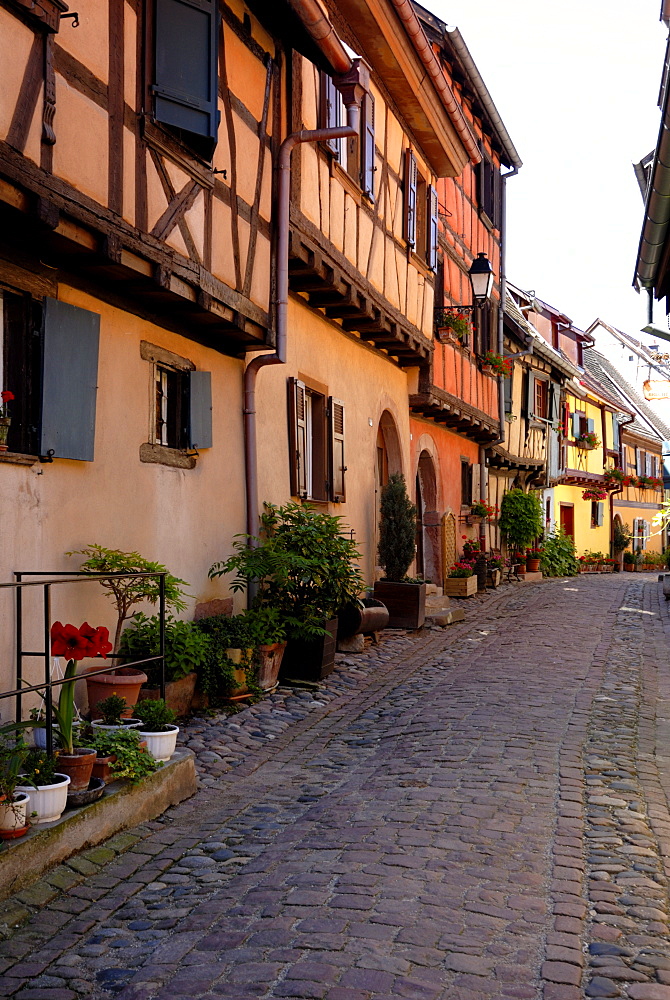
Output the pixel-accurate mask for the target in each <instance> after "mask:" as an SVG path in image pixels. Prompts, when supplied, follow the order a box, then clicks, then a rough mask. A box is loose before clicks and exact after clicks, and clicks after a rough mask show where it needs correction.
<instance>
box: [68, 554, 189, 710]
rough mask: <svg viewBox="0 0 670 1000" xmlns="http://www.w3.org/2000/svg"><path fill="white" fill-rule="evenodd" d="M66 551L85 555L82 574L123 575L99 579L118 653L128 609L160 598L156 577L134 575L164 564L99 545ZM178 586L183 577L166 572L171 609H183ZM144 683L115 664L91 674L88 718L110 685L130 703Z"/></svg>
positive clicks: (139, 673) (141, 673)
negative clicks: (112, 619) (111, 606)
mask: <svg viewBox="0 0 670 1000" xmlns="http://www.w3.org/2000/svg"><path fill="white" fill-rule="evenodd" d="M66 554H67V555H68V556H73V555H82V556H85V557H86V559H85V560H84V562H83V563H82V564H81V566H80V570H81V572H82V573H92V574H102V573H120V574H123V575H121V576H115V577H110V578H109V579H107V580H100V586H101V587H102V588H103V590H105V591H106V592H107V593H108V595H109V597H110V598H111V599H112V601H113V603H114V606H115V608H116V615H117V618H116V628H115V632H114V643H113V649H112V652H113V654H114V656H115V657H116V655H117V654H118V652H119V643H120V641H121V631H122V629H123V624H124V622H125V621H127V619H128V618H129V617H130V614H131V609H132V608H134V607H135V605H136V604H141V603H142V602H143V601H148V602H149V603H150V604H156V603H157V602H158V599H159V597H160V584H159V580H158V578H157V577H155V576H140V577H138V576H137V574H138V573H164V572H166V570H165V566H163V565H162V563H158V562H151V561H150V560H148V559H145V558H144V557H143V556H141V555H140V554H139V552H122V551H121V550H120V549H106V548H104V547H103V546H102V545H88V546H87V547H86V548H85V549H77V550H74V551H72V552H68V553H66ZM182 585H184V586H186V583H185V581H184V580H180V579H179V578H178V577H176V576H171V574H169V573H167V574H166V576H165V606H166V608H168V609H170V610H175V611H185V610H186V603H185V601H184V600H183V598H184V597H185V596H186V595H185V593H184V591H183V590H182ZM146 682H147V676H146V674H145V673H144V671H142V670H138V669H137V668H136V667H118V668H117V669H116V670H110V672H109V673H108V674H98V675H97V676H95V677H91V678H87V680H86V687H87V689H88V706H89V710H90V711H91V716H92V718H97V715H96V705H97V703H98V702H99V701H102V700H103V698H106V697H107V695H108V694H110V693H112V692H111V691H110V687H111V689H112V690H118V689H119V688H121V687H122V688H123V693H124V697H125V699H126V701H127V703H128V705H131V706H132V705H134V704H135V702H136V701H137V698H138V695H139V692H140V688H141V687H142V685H143V684H146Z"/></svg>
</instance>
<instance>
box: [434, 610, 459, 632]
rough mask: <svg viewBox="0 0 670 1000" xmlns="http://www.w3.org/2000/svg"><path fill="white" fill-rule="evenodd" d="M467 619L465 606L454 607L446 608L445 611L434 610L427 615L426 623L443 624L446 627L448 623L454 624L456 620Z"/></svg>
mask: <svg viewBox="0 0 670 1000" xmlns="http://www.w3.org/2000/svg"><path fill="white" fill-rule="evenodd" d="M462 621H465V611H464V610H463V608H453V609H448V608H447V609H445V610H444V611H441V612H440V611H434V612H433V613H432V614H430V615H426V623H427V624H429V625H441V626H442V627H443V628H446V626H447V625H454V624H455V623H456V622H462Z"/></svg>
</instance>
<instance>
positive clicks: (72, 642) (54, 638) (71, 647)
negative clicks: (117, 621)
mask: <svg viewBox="0 0 670 1000" xmlns="http://www.w3.org/2000/svg"><path fill="white" fill-rule="evenodd" d="M108 640H109V630H108V629H106V628H103V627H102V626H100V627H98V628H92V627H91V626H90V625H89V624H88V622H84V623H83V625H82V626H81V627H80V628H77V627H76V626H75V625H63V624H62V623H61V622H54V623H53V625H52V626H51V655H52V656H67V658H68V659H69V660H83V659H84V657H85V656H103V657H105V658H106V656H107V653H109V652H110V650H111V648H112V645H111V643H110V642H109V641H108Z"/></svg>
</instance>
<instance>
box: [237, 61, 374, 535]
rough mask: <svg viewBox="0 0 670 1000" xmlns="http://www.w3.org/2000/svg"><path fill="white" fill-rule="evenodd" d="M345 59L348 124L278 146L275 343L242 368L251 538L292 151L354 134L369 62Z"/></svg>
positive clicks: (280, 358)
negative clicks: (260, 405)
mask: <svg viewBox="0 0 670 1000" xmlns="http://www.w3.org/2000/svg"><path fill="white" fill-rule="evenodd" d="M359 62H360V61H359V60H356V65H355V64H354V63H352V62H351V61H349V67H348V70H349V72H348V74H346V75H345V74H343V75H341V76H339V77H337V78H335V80H334V83H335V85H336V86H337V88H338V89H339V90H340V91H341V92H342V95H343V97H344V100H345V106H346V109H347V125H341V126H339V127H337V128H320V129H303V131H301V132H292V133H291V134H290V135H288V136H287V137H286V138H285V139H284V141H283V142H282V144H281V146H280V147H279V155H278V157H277V169H278V171H279V183H278V191H277V216H276V218H277V302H276V319H275V326H276V348H275V351H274V352H273V353H272V354H261V355H258V356H257V357H255V358H253V359H252V360H251V361H250V362H249V364H248V365H247V367H246V369H245V372H244V464H245V479H246V494H247V496H246V502H247V511H246V515H247V517H246V521H247V534H248V535H250V536H251V537H252V540H251V544H252V545H253V544H254V543H253V538H254V537H255V536H256V535H257V533H258V507H257V505H258V449H257V427H256V380H257V378H258V373H259V371H260V370H261V368H265V367H266V366H267V365H283V364H286V339H287V326H288V252H289V213H290V204H291V154H292V152H293V150H294V149H295V147H296V146H297V145H299V144H300V143H303V142H323V141H325V140H327V139H346V138H348V137H349V136H354V135H358V132H359V120H360V102H361V98H362V95H363V87H362V86H361V84H360V83H359V70H361V69H363V68H365V70H366V71H367V67H365V64H364V63H363V64H362V66H359V65H358V64H359Z"/></svg>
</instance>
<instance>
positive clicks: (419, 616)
mask: <svg viewBox="0 0 670 1000" xmlns="http://www.w3.org/2000/svg"><path fill="white" fill-rule="evenodd" d="M378 552H379V564H380V566H381V567H382V569H383V570H384V573H385V575H384V577H383V578H382V579H381V580H377V582H376V583H375V588H374V597H375V598H376V599H377V600H378V601H381V602H382V603H383V604H385V605H386V607H387V608H388V611H389V627H390V628H409V629H415V628H420V627H421V626H422V625H423V623H424V621H425V619H426V584H425V583H424V582H423V581H416V580H410V579H409V577H408V576H407V570H408V569H409V567H410V565H411V563H412V560H413V559H414V555H415V552H416V507H415V506H414V504H413V503H412V502H411V501H410V499H409V497H408V495H407V486H406V485H405V477H404V476H402V475H401V474H400V473H398V472H394V473H393V474H392V475H391V476H389V480H388V482H387V483H386V485H385V486H384V488H383V489H382V495H381V505H380V521H379V545H378Z"/></svg>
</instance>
